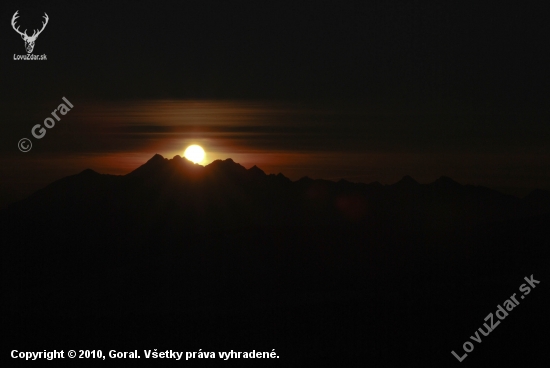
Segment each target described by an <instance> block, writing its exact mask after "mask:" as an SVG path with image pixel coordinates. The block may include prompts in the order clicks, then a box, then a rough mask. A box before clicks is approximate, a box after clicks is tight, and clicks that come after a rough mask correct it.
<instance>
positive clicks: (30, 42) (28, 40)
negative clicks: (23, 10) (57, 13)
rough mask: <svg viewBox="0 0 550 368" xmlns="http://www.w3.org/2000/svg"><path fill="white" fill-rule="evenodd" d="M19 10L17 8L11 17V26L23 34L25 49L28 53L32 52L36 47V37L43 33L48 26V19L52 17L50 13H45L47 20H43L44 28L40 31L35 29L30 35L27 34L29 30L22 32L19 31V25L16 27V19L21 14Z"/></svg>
mask: <svg viewBox="0 0 550 368" xmlns="http://www.w3.org/2000/svg"><path fill="white" fill-rule="evenodd" d="M18 11H19V10H17V11H16V12H15V14H14V15H13V18H11V26H12V27H13V29H14V30H15V32H17V33H19V34H20V35H21V38H22V39H23V41H25V49H26V50H27V53H28V54H30V53H32V50H33V49H34V42H35V41H36V39H37V38H38V36H39V35H40V33H42V31H43V30H44V28H46V24H48V20H49V19H50V18H48V14H46V13H44V19H45V20H46V21H45V22H42V29H41V30H40V31H38V30H36V29H35V30H34V32H33V34H32V36H29V35H27V30H26V29H25V32H20V31H19V26H18V27H17V28H15V20H16V19H17V18H18V17H19V15H17V12H18Z"/></svg>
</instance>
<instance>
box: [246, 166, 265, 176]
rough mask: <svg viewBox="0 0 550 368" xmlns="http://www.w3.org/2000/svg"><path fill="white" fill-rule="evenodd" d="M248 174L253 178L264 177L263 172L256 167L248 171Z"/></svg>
mask: <svg viewBox="0 0 550 368" xmlns="http://www.w3.org/2000/svg"><path fill="white" fill-rule="evenodd" d="M248 172H249V173H250V174H251V175H253V176H258V177H259V176H265V172H264V171H263V170H262V169H260V168H259V167H258V166H256V165H254V166H252V167H251V168H250V169H248Z"/></svg>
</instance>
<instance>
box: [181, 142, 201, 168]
mask: <svg viewBox="0 0 550 368" xmlns="http://www.w3.org/2000/svg"><path fill="white" fill-rule="evenodd" d="M183 155H184V156H185V158H186V159H188V160H189V161H191V162H193V163H195V164H199V163H201V162H202V160H204V150H203V149H202V147H201V146H198V145H196V144H194V145H192V146H189V147H187V149H186V150H185V153H184V154H183Z"/></svg>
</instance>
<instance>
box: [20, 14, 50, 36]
mask: <svg viewBox="0 0 550 368" xmlns="http://www.w3.org/2000/svg"><path fill="white" fill-rule="evenodd" d="M18 11H19V10H17V11H16V12H15V14H14V15H13V17H12V18H11V26H12V27H13V29H14V30H15V32H17V33H19V34H20V35H21V36H23V35H24V36H26V37H29V36H27V30H26V29H25V33H23V32H21V31H19V26H17V28H15V20H16V19H17V18H18V17H19V15H17V12H18ZM44 14H46V13H44Z"/></svg>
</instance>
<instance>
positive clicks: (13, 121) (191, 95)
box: [0, 1, 550, 201]
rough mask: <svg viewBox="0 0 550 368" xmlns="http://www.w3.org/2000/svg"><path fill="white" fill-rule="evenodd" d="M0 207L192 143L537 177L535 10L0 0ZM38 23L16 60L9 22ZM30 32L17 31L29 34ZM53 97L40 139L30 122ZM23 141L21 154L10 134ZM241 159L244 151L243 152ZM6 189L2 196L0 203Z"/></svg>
mask: <svg viewBox="0 0 550 368" xmlns="http://www.w3.org/2000/svg"><path fill="white" fill-rule="evenodd" d="M0 9H1V15H2V16H1V19H2V27H1V28H0V29H1V30H2V35H3V36H2V40H3V43H2V45H3V47H2V50H1V58H0V70H1V83H0V91H1V96H2V99H1V102H0V107H1V109H2V112H3V114H2V125H1V126H2V130H1V131H0V134H1V136H0V154H1V157H0V162H1V163H2V169H1V172H0V174H1V178H2V187H1V188H0V190H2V191H3V194H2V200H4V201H6V200H9V199H10V198H15V197H18V196H19V197H20V196H22V195H24V194H25V193H27V194H28V192H29V191H32V190H35V189H37V188H39V187H41V186H43V185H45V184H47V183H48V182H50V181H52V180H55V179H58V178H60V177H62V176H64V175H69V174H72V173H76V172H79V171H81V170H83V169H85V168H87V167H92V168H94V169H96V170H98V171H101V172H109V173H119V174H120V173H125V172H128V170H131V169H132V168H133V167H135V166H136V165H139V164H140V163H142V162H143V160H146V159H147V158H149V157H150V156H152V155H153V154H155V153H157V152H158V153H160V154H163V155H164V156H168V157H171V156H173V155H174V154H181V152H183V149H184V148H185V146H186V144H188V143H192V142H198V143H201V144H202V145H203V146H204V147H205V149H206V150H207V157H210V158H211V159H215V158H227V157H233V158H234V159H235V160H236V161H238V162H241V163H243V164H244V165H245V166H252V165H253V164H255V163H257V164H258V165H259V166H261V167H263V168H264V169H265V170H266V171H268V172H270V171H273V172H279V171H281V172H283V173H285V174H286V175H288V176H289V177H291V178H293V179H297V178H299V177H301V176H304V175H309V176H312V177H325V178H332V179H336V178H338V177H346V178H348V179H350V180H359V181H373V180H379V181H381V182H383V183H391V182H394V181H396V180H398V179H399V178H400V177H401V176H403V175H406V174H409V175H412V176H413V177H415V178H417V179H418V180H419V181H421V182H422V181H430V180H434V179H435V178H437V177H439V176H440V175H449V176H451V177H453V178H455V179H456V180H458V181H459V182H463V183H472V184H483V185H487V186H490V187H494V188H499V189H502V190H508V191H509V192H513V191H516V192H518V193H519V192H522V193H524V192H525V191H526V190H527V189H533V188H535V187H543V188H550V185H549V183H550V180H549V179H550V170H549V169H550V165H549V162H550V160H549V158H550V151H549V150H548V142H550V128H549V124H548V121H549V119H548V118H549V115H550V114H549V109H548V106H549V105H548V96H549V93H548V81H549V75H548V74H549V73H548V65H550V60H549V58H548V56H547V55H546V54H547V52H546V49H547V41H546V39H547V35H548V34H549V33H548V21H547V19H546V18H545V17H544V16H543V15H544V14H545V13H544V11H543V8H542V7H541V8H537V6H536V5H533V4H529V5H527V4H525V3H522V2H513V3H510V2H506V3H498V2H492V3H489V2H479V1H475V2H474V1H471V2H470V1H454V2H425V1H357V2H325V1H323V2H308V3H300V2H288V3H285V2H281V1H277V2H267V1H258V2H256V3H254V4H250V3H246V4H245V3H239V2H228V1H224V2H206V1H199V2H192V1H184V2H179V3H177V4H175V3H171V4H167V5H164V6H161V5H159V4H158V2H144V1H133V2H116V4H115V3H114V2H100V1H97V2H89V3H80V2H78V3H77V2H75V3H72V4H69V5H63V6H53V5H50V4H49V3H48V4H40V5H36V6H26V5H24V4H21V3H19V2H8V3H5V2H4V3H3V4H2V7H1V8H0ZM16 10H19V14H20V18H19V19H18V24H19V25H20V26H21V30H23V29H25V28H27V29H29V30H30V29H33V28H38V27H39V26H40V22H41V21H42V18H41V16H42V15H43V12H46V13H47V14H48V16H49V18H50V21H49V24H48V25H47V27H46V29H45V30H44V32H43V33H42V34H41V35H40V36H39V38H38V39H37V41H36V46H35V50H34V54H35V55H41V54H46V55H47V61H21V60H13V56H14V54H16V55H21V54H26V52H25V49H24V43H23V41H22V40H21V38H20V37H19V36H18V35H17V34H16V33H15V32H14V31H13V29H12V28H11V25H10V20H11V17H12V15H13V13H14V12H15V11H16ZM30 33H32V32H30V31H29V34H30ZM62 96H65V97H67V98H68V99H69V100H70V101H71V102H72V103H73V104H74V105H75V108H74V109H73V110H72V111H71V112H69V113H68V114H67V115H66V116H65V117H63V119H62V121H61V122H58V124H57V125H56V126H55V127H54V128H52V129H51V130H48V133H47V135H46V136H45V137H44V138H43V139H41V140H35V139H32V137H31V136H30V129H31V128H32V126H33V125H35V124H37V123H41V122H42V121H43V119H45V118H46V117H48V116H49V114H50V112H51V111H52V110H53V109H54V108H56V107H57V106H58V105H59V103H61V97H62ZM22 137H28V138H31V140H32V141H33V149H32V150H31V151H30V152H27V153H22V152H19V150H18V149H17V142H18V141H19V139H21V138H22ZM256 161H258V162H256ZM6 198H7V199H6Z"/></svg>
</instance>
